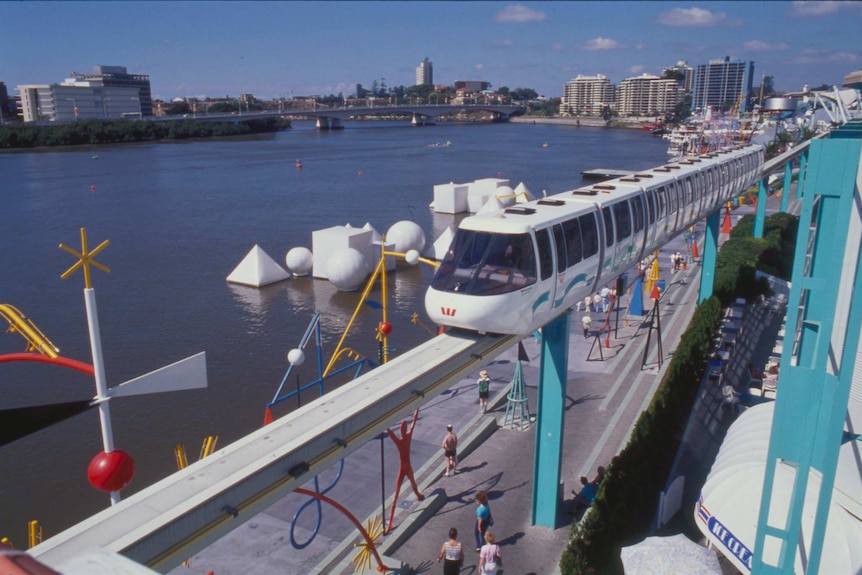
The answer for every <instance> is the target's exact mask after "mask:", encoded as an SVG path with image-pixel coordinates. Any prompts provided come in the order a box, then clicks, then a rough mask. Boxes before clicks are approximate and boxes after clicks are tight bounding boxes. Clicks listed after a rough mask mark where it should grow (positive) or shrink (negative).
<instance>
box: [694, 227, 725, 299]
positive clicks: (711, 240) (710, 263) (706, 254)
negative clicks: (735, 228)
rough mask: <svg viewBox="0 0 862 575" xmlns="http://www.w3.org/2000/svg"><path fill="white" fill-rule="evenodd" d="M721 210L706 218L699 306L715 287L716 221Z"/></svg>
mask: <svg viewBox="0 0 862 575" xmlns="http://www.w3.org/2000/svg"><path fill="white" fill-rule="evenodd" d="M720 217H721V210H715V211H714V212H712V213H711V214H709V215H708V216H707V217H706V230H705V232H704V240H703V259H702V264H701V269H700V294H699V295H698V300H697V302H698V303H699V304H701V303H703V302H704V301H706V300H708V299H709V298H710V297H711V296H712V289H713V286H714V285H715V261H716V258H717V257H718V220H719V218H720Z"/></svg>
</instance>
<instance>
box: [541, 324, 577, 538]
mask: <svg viewBox="0 0 862 575" xmlns="http://www.w3.org/2000/svg"><path fill="white" fill-rule="evenodd" d="M570 319H571V312H565V313H563V314H560V316H559V317H557V318H555V319H553V320H551V321H550V322H548V323H547V324H546V325H545V326H544V327H543V328H542V345H541V352H540V353H541V359H540V361H541V363H540V364H539V394H538V406H537V411H538V413H539V417H537V418H536V452H535V456H534V457H533V509H532V524H533V525H541V526H543V527H550V528H551V529H555V528H556V527H557V516H558V513H559V502H560V501H562V487H561V484H560V471H561V469H562V460H563V425H564V423H565V415H566V410H565V400H566V373H567V371H568V363H569V321H570Z"/></svg>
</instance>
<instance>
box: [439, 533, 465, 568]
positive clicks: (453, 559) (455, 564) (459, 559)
mask: <svg viewBox="0 0 862 575" xmlns="http://www.w3.org/2000/svg"><path fill="white" fill-rule="evenodd" d="M440 561H443V575H459V574H460V573H461V566H462V565H463V564H464V550H463V549H462V548H461V542H460V541H458V530H457V529H455V528H454V527H450V528H449V540H448V541H444V542H443V547H442V548H441V549H440V554H439V555H437V563H440Z"/></svg>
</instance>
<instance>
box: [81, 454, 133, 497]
mask: <svg viewBox="0 0 862 575" xmlns="http://www.w3.org/2000/svg"><path fill="white" fill-rule="evenodd" d="M134 476H135V460H134V459H132V456H131V455H129V454H128V453H126V452H125V451H120V450H119V449H115V450H114V451H112V452H110V453H107V452H105V451H102V452H101V453H97V454H96V456H95V457H94V458H93V459H92V460H91V461H90V465H89V467H87V479H89V480H90V485H92V486H93V487H95V488H96V489H98V490H99V491H106V492H108V493H110V492H111V491H119V490H120V489H122V488H123V487H125V486H127V485H128V484H129V483H131V482H132V477H134Z"/></svg>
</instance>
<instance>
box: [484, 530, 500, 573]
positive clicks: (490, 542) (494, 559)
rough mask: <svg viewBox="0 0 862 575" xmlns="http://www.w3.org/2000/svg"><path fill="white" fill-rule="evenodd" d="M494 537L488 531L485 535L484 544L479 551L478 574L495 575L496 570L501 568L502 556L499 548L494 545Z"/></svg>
mask: <svg viewBox="0 0 862 575" xmlns="http://www.w3.org/2000/svg"><path fill="white" fill-rule="evenodd" d="M495 540H496V537H494V534H493V533H492V532H490V531H488V532H487V533H485V544H484V545H483V546H482V549H481V551H479V573H481V574H482V575H495V574H496V573H497V569H500V568H501V567H502V566H503V555H502V554H501V553H500V546H499V545H497V544H496V543H494V541H495Z"/></svg>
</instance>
